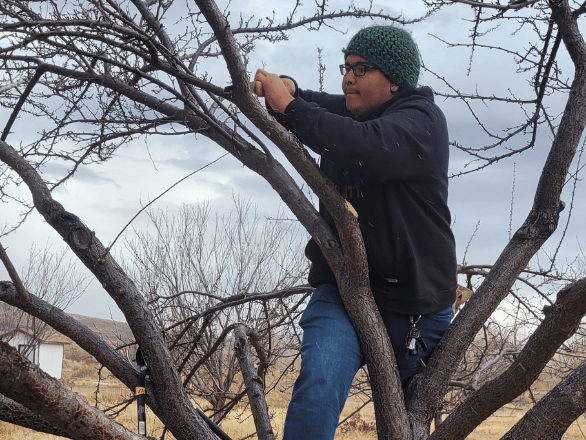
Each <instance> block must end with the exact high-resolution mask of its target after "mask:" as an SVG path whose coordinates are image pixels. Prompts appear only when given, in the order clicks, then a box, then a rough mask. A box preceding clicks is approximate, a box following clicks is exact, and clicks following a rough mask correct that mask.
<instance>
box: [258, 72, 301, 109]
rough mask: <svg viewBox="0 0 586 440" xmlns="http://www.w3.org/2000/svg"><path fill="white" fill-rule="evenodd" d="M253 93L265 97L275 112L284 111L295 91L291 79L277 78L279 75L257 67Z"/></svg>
mask: <svg viewBox="0 0 586 440" xmlns="http://www.w3.org/2000/svg"><path fill="white" fill-rule="evenodd" d="M254 93H255V94H256V95H257V96H259V97H261V98H265V99H266V100H267V102H268V104H269V105H270V106H271V108H272V109H273V110H274V111H276V112H277V113H285V109H286V108H287V106H288V105H289V103H290V102H291V101H293V94H294V93H295V85H294V84H293V81H291V80H290V79H287V78H282V79H281V78H279V75H276V74H274V73H269V72H267V71H265V70H262V69H258V70H257V71H256V74H255V75H254Z"/></svg>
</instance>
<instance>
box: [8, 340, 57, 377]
mask: <svg viewBox="0 0 586 440" xmlns="http://www.w3.org/2000/svg"><path fill="white" fill-rule="evenodd" d="M30 340H31V338H30V335H29V334H27V333H26V332H24V331H22V330H18V331H16V333H15V334H14V336H13V337H12V338H11V339H10V340H8V344H9V345H11V346H12V347H14V348H16V349H17V350H18V352H19V353H20V354H22V355H23V356H25V357H26V358H27V359H28V360H30V361H31V362H33V363H34V364H37V365H38V366H39V367H41V369H42V370H43V371H45V372H46V373H49V374H50V375H51V376H53V377H54V378H56V379H61V372H62V369H63V346H64V345H65V343H64V342H59V341H55V340H51V339H50V338H48V339H47V340H45V341H42V342H40V343H39V342H35V343H31V342H30Z"/></svg>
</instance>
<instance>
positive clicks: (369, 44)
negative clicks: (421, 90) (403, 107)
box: [343, 26, 421, 87]
mask: <svg viewBox="0 0 586 440" xmlns="http://www.w3.org/2000/svg"><path fill="white" fill-rule="evenodd" d="M343 52H344V57H345V58H346V57H348V55H351V54H355V55H358V56H361V57H362V58H364V59H366V60H368V61H370V62H371V63H372V64H374V65H375V66H376V67H378V68H379V69H380V70H381V71H382V72H383V73H384V74H385V75H386V76H387V77H388V78H389V79H390V80H391V82H393V83H394V84H397V85H398V86H399V87H404V86H405V85H406V84H410V85H412V86H413V87H415V86H417V79H418V78H419V69H420V67H421V63H420V61H419V51H418V50H417V45H416V44H415V42H414V41H413V39H412V38H411V35H409V33H408V32H406V31H404V30H403V29H399V28H396V27H393V26H371V27H367V28H364V29H362V30H360V31H358V33H357V34H356V35H354V37H352V39H351V40H350V44H348V47H347V48H346V49H343Z"/></svg>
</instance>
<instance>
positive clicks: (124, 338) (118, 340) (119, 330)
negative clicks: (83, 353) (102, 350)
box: [69, 313, 134, 345]
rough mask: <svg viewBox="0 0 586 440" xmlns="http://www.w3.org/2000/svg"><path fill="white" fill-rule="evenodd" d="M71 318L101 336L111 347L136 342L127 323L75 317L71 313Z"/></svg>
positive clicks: (80, 316) (81, 316)
mask: <svg viewBox="0 0 586 440" xmlns="http://www.w3.org/2000/svg"><path fill="white" fill-rule="evenodd" d="M69 316H71V317H72V318H73V319H75V320H76V321H79V322H81V323H82V324H83V325H85V326H86V327H88V328H89V329H90V330H92V331H93V332H94V333H97V334H98V335H100V336H101V337H102V339H104V340H105V341H106V342H108V343H109V344H111V345H120V344H123V343H127V342H131V341H133V340H134V336H133V335H132V332H131V331H130V327H129V326H128V324H127V323H126V322H122V321H114V320H111V319H100V318H92V317H90V316H83V315H74V314H73V313H69Z"/></svg>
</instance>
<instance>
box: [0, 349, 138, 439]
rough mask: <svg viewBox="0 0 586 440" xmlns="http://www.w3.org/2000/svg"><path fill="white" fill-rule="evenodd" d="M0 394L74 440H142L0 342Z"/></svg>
mask: <svg viewBox="0 0 586 440" xmlns="http://www.w3.org/2000/svg"><path fill="white" fill-rule="evenodd" d="M0 377H1V378H2V379H1V380H0V393H2V394H3V395H4V396H6V397H8V398H9V399H12V400H14V401H16V402H18V403H21V404H22V405H25V406H26V407H27V408H29V409H30V410H31V411H33V412H34V413H35V414H38V415H39V416H41V417H42V418H43V419H44V420H46V421H47V422H49V423H50V424H51V425H53V426H55V427H57V428H59V429H61V430H62V431H64V432H66V433H68V434H69V436H70V437H71V438H74V439H76V440H102V439H103V440H112V439H118V440H144V437H143V436H141V435H138V434H135V433H133V432H131V431H129V430H128V429H126V428H124V427H123V426H122V425H120V424H118V423H116V422H115V421H113V420H111V419H109V418H108V417H106V415H105V414H104V413H103V412H102V411H100V410H98V409H96V408H94V407H93V406H91V405H89V404H88V403H87V402H86V401H85V400H83V399H82V398H81V397H80V396H79V395H78V394H76V393H74V392H72V391H69V390H68V389H67V388H65V387H64V386H63V385H61V384H60V383H59V381H58V380H56V379H54V378H52V377H51V376H49V375H48V374H47V373H45V372H44V371H42V370H41V369H40V368H39V367H37V366H36V365H34V364H32V363H31V362H30V361H29V360H28V359H26V358H24V357H23V356H21V355H20V354H19V353H18V352H17V351H16V350H15V349H14V348H12V347H10V346H9V345H8V344H6V343H5V342H2V341H0Z"/></svg>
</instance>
